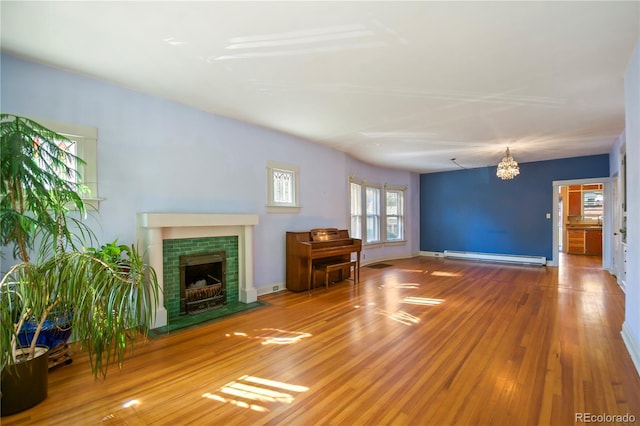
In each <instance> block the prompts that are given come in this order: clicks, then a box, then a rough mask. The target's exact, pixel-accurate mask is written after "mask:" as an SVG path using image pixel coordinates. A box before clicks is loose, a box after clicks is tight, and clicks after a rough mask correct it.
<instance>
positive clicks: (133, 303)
mask: <svg viewBox="0 0 640 426" xmlns="http://www.w3.org/2000/svg"><path fill="white" fill-rule="evenodd" d="M0 138H1V146H0V150H1V151H0V152H2V157H1V160H0V161H1V167H0V168H1V179H0V191H1V193H2V199H1V200H0V245H1V246H2V247H6V248H10V249H11V250H12V255H13V259H14V264H13V266H12V267H11V268H10V269H9V270H8V271H6V272H4V274H3V276H2V280H1V281H0V343H1V345H2V346H1V347H0V369H1V374H2V377H1V385H2V392H1V402H2V407H1V408H2V415H3V416H4V415H8V414H12V413H15V412H18V411H22V410H24V409H27V408H30V407H31V406H33V405H35V404H37V403H39V402H40V401H42V400H43V399H44V398H45V397H46V395H47V374H48V368H47V362H46V356H44V355H45V354H46V351H47V348H41V349H38V341H39V337H40V334H41V333H42V330H43V328H45V326H46V324H47V322H49V323H53V324H54V326H56V325H57V324H58V322H59V320H60V318H65V319H66V318H69V317H72V318H73V319H72V321H73V328H72V330H73V331H72V338H73V339H74V340H76V341H78V342H79V344H80V345H81V347H82V348H83V349H86V350H87V351H88V353H89V359H90V362H91V367H92V371H93V374H94V375H95V376H96V377H98V376H102V377H104V376H105V375H106V373H107V369H108V367H109V365H110V364H112V362H114V361H117V362H118V364H119V365H120V364H121V363H122V361H123V358H124V354H125V350H126V348H127V347H132V346H133V344H134V343H135V341H136V340H137V337H138V331H139V330H141V331H142V333H143V334H144V333H146V330H147V329H148V326H149V324H150V323H151V312H152V311H151V307H152V305H153V304H154V303H155V302H156V301H157V291H158V283H157V279H156V274H155V271H154V270H153V269H152V268H151V267H150V266H148V265H146V264H145V263H144V261H143V260H142V256H140V254H139V253H138V251H137V249H136V247H135V246H131V247H128V246H127V249H126V251H124V252H123V253H124V254H126V255H125V256H119V258H118V260H117V261H114V260H111V259H109V258H107V257H103V256H98V255H96V253H97V250H95V249H94V250H91V249H86V248H85V246H86V245H90V243H92V242H93V241H95V236H94V235H93V233H92V232H91V230H90V229H89V228H88V227H87V226H86V225H85V224H84V222H83V220H82V219H83V217H84V214H85V213H86V207H85V204H84V202H83V200H82V195H83V191H84V189H83V187H82V185H81V184H79V183H78V182H79V176H78V172H77V167H76V165H77V164H81V163H82V159H81V158H78V157H77V156H75V155H74V154H73V153H71V152H69V151H68V150H66V149H65V148H64V146H66V145H67V144H68V143H71V142H72V141H70V140H69V139H68V138H66V137H65V136H63V135H60V134H57V133H55V132H53V131H51V130H49V129H47V128H45V127H43V126H41V125H40V124H38V123H37V122H35V121H33V120H30V119H27V118H25V117H20V116H15V115H9V114H0ZM3 253H4V252H3ZM124 269H126V273H125V272H123V271H124ZM52 317H53V320H52ZM29 323H31V324H32V332H31V333H30V334H29V337H28V338H27V340H28V341H27V342H24V338H23V339H19V336H20V335H21V332H22V330H23V329H24V328H25V326H26V324H29ZM21 340H22V342H21ZM21 343H23V344H21ZM21 346H23V347H21ZM43 359H44V361H43Z"/></svg>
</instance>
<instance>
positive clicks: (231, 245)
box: [162, 236, 239, 323]
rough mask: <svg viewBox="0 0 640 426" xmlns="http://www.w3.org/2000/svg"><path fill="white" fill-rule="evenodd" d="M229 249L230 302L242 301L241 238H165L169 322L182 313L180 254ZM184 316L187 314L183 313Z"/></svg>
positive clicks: (164, 287) (166, 303) (163, 243)
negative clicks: (239, 283)
mask: <svg viewBox="0 0 640 426" xmlns="http://www.w3.org/2000/svg"><path fill="white" fill-rule="evenodd" d="M221 251H224V252H225V256H226V286H227V303H228V304H235V303H237V302H238V282H239V281H238V280H239V278H238V237H237V236H225V237H202V238H178V239H169V240H163V241H162V272H163V276H164V285H163V291H164V305H165V308H166V309H167V320H168V321H169V323H171V322H172V321H176V320H178V319H179V318H181V315H180V256H183V255H190V254H199V253H210V252H221ZM183 316H184V315H183Z"/></svg>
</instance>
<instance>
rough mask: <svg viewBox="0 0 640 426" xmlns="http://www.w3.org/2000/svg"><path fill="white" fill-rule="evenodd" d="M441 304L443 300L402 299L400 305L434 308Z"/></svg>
mask: <svg viewBox="0 0 640 426" xmlns="http://www.w3.org/2000/svg"><path fill="white" fill-rule="evenodd" d="M442 302H444V299H431V298H428V297H405V298H404V299H402V303H408V304H411V305H426V306H435V305H439V304H441V303H442Z"/></svg>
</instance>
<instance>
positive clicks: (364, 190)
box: [349, 175, 407, 245]
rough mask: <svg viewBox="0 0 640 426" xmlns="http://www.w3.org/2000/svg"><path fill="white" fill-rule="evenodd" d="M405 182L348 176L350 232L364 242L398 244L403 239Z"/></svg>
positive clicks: (404, 226) (403, 240) (402, 241)
mask: <svg viewBox="0 0 640 426" xmlns="http://www.w3.org/2000/svg"><path fill="white" fill-rule="evenodd" d="M406 191H407V187H406V186H396V185H388V184H385V185H384V190H383V188H382V187H381V186H379V185H372V184H367V181H366V180H364V179H356V178H354V177H353V176H352V175H350V176H349V205H350V211H349V216H350V220H351V229H350V232H351V236H352V237H353V238H360V239H362V240H363V242H364V243H365V244H390V245H397V244H403V243H404V242H405V238H406V235H405V229H406V220H407V219H406V216H405V203H406V201H405V199H406Z"/></svg>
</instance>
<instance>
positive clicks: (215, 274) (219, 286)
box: [180, 251, 227, 315]
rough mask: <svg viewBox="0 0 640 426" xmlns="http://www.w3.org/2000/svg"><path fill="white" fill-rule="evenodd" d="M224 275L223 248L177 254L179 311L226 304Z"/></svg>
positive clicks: (225, 272)
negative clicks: (207, 251)
mask: <svg viewBox="0 0 640 426" xmlns="http://www.w3.org/2000/svg"><path fill="white" fill-rule="evenodd" d="M226 275H227V267H226V256H225V252H223V251H220V252H211V253H198V254H188V255H182V256H180V315H185V314H195V313H198V312H203V311H208V310H211V309H215V308H218V307H221V306H222V305H224V304H226V303H227V286H226V281H227V280H226Z"/></svg>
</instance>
